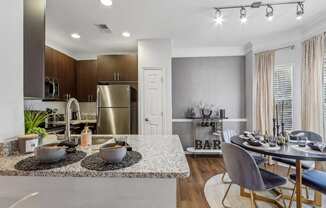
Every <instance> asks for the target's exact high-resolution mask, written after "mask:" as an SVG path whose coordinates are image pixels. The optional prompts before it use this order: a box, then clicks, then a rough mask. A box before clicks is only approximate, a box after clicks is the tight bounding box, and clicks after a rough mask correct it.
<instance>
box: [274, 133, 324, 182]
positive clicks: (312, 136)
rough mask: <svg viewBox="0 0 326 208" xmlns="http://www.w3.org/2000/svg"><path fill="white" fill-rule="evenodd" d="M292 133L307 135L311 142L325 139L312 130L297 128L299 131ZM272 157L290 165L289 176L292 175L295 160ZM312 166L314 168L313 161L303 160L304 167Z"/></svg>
mask: <svg viewBox="0 0 326 208" xmlns="http://www.w3.org/2000/svg"><path fill="white" fill-rule="evenodd" d="M300 134H301V135H300ZM291 135H300V137H307V138H308V139H309V141H311V142H322V141H323V139H322V137H321V136H320V135H319V134H317V133H315V132H311V131H303V130H297V131H292V132H291ZM272 159H273V160H275V161H277V162H280V163H284V164H286V165H288V173H287V175H288V176H289V175H290V171H291V167H294V166H295V160H291V159H284V158H280V157H272ZM312 168H313V163H311V162H303V163H302V169H304V170H309V169H312Z"/></svg>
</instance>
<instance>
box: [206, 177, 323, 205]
mask: <svg viewBox="0 0 326 208" xmlns="http://www.w3.org/2000/svg"><path fill="white" fill-rule="evenodd" d="M221 178H222V174H218V175H216V176H213V177H211V178H210V179H208V181H206V184H205V188H204V193H205V197H206V200H207V202H208V204H209V206H210V208H224V207H223V205H222V199H223V196H224V193H225V192H226V189H227V188H228V185H229V184H225V183H223V182H222V180H221ZM225 181H230V179H229V178H228V176H227V175H226V177H225ZM286 186H288V187H293V184H291V183H289V184H287V185H286ZM284 193H286V194H290V191H287V190H286V191H284ZM257 194H259V195H262V196H267V197H269V198H274V197H273V195H272V194H271V193H269V192H260V193H257ZM310 196H313V193H312V192H311V193H310ZM323 198H324V204H323V205H324V206H325V207H326V204H325V203H326V201H325V197H323ZM279 202H280V203H281V204H283V202H282V201H281V200H280V201H279ZM256 203H257V206H258V207H259V208H274V206H273V205H270V204H268V203H265V202H261V201H256ZM225 204H226V205H227V206H228V207H232V208H247V207H248V208H250V199H249V198H246V197H241V196H240V188H239V186H237V185H232V186H231V189H230V192H229V194H228V196H227V198H226V200H225ZM295 205H296V204H295V202H293V203H292V207H293V208H295V207H296V206H295ZM286 206H287V207H288V201H286ZM304 208H311V206H307V205H305V206H304Z"/></svg>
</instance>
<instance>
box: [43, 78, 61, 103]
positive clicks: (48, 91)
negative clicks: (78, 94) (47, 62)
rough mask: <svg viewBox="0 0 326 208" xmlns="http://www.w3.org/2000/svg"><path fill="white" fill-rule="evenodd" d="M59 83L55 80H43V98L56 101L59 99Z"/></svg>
mask: <svg viewBox="0 0 326 208" xmlns="http://www.w3.org/2000/svg"><path fill="white" fill-rule="evenodd" d="M59 96H60V94H59V82H58V80H56V79H51V78H48V77H47V78H45V98H46V99H57V98H59Z"/></svg>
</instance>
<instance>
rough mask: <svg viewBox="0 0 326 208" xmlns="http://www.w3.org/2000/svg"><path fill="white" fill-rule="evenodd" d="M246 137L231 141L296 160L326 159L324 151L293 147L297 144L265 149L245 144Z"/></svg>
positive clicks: (267, 153)
mask: <svg viewBox="0 0 326 208" xmlns="http://www.w3.org/2000/svg"><path fill="white" fill-rule="evenodd" d="M245 142H246V140H245V139H243V138H240V137H239V136H234V137H232V138H231V143H233V144H236V145H239V146H240V147H242V148H244V149H246V150H248V151H250V152H257V153H260V154H264V155H270V156H275V157H280V158H286V159H295V160H310V161H326V154H322V153H319V154H318V153H313V152H307V151H301V150H298V148H294V147H291V146H292V145H296V144H291V143H289V144H286V145H283V146H280V148H279V149H277V150H276V149H267V148H266V149H265V148H257V147H254V146H249V145H245V144H244V143H245Z"/></svg>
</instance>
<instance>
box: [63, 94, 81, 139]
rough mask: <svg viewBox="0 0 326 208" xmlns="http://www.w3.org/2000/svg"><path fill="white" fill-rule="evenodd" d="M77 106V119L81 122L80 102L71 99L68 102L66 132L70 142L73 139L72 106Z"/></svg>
mask: <svg viewBox="0 0 326 208" xmlns="http://www.w3.org/2000/svg"><path fill="white" fill-rule="evenodd" d="M73 103H74V104H75V106H76V108H77V119H78V120H81V116H80V107H79V102H78V100H77V99H76V98H70V99H69V100H68V102H67V105H66V132H65V137H66V139H67V140H68V141H70V139H71V133H70V120H71V105H72V104H73Z"/></svg>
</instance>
